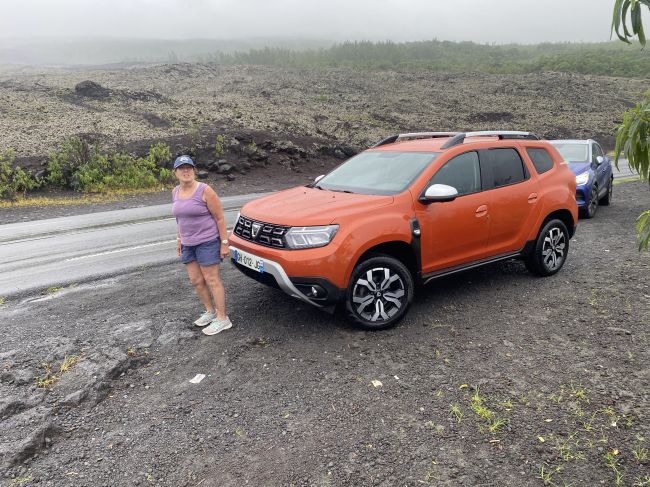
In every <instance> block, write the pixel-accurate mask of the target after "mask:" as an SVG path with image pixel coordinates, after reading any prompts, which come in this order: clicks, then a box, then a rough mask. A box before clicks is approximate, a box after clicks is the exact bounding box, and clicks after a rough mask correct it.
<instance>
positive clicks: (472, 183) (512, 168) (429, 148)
mask: <svg viewBox="0 0 650 487" xmlns="http://www.w3.org/2000/svg"><path fill="white" fill-rule="evenodd" d="M575 190H576V182H575V176H574V175H573V173H572V172H571V170H570V169H569V167H568V165H567V164H566V163H565V162H564V161H563V160H562V157H561V156H560V154H559V153H558V152H557V150H556V149H555V148H553V146H552V145H551V144H550V143H549V142H546V141H543V140H539V138H538V137H536V136H535V135H533V134H530V133H528V132H502V131H488V132H469V133H448V132H425V133H414V134H401V135H394V136H391V137H388V138H386V139H384V140H382V141H381V142H379V143H378V144H376V145H375V146H373V147H371V148H370V149H368V150H365V151H363V152H361V153H359V154H357V155H356V156H354V157H352V158H351V159H349V160H347V161H346V162H344V163H343V164H341V165H340V166H338V167H337V168H335V169H334V170H333V171H331V172H330V173H329V174H327V175H325V176H319V177H318V178H316V180H315V181H314V183H312V184H308V185H307V186H301V187H297V188H293V189H288V190H286V191H281V192H278V193H274V194H272V195H269V196H265V197H263V198H260V199H257V200H255V201H252V202H249V203H247V204H246V205H244V206H243V207H242V209H241V212H240V214H239V215H238V217H237V221H236V222H235V226H234V229H233V232H232V234H231V236H230V248H231V256H232V260H233V262H234V264H235V265H236V267H237V268H238V269H240V270H241V271H242V272H243V273H245V274H246V275H248V276H250V277H252V278H254V279H256V280H257V281H260V282H262V283H265V284H268V285H270V286H274V287H277V288H280V289H282V290H283V291H284V292H286V293H288V294H289V295H291V296H293V297H295V298H298V299H300V300H302V301H304V302H306V303H309V304H312V305H314V306H318V307H322V308H326V309H333V308H334V306H335V305H337V304H344V305H345V309H346V311H347V314H348V315H349V317H350V318H351V319H352V320H354V322H356V323H357V324H358V325H359V326H361V327H363V328H367V329H375V330H376V329H382V328H386V327H389V326H391V325H393V324H395V323H396V322H397V321H399V320H400V319H401V318H402V317H403V316H404V315H405V313H406V311H407V309H408V307H409V304H410V303H411V301H412V299H413V293H414V289H415V287H416V284H419V283H421V284H424V283H427V282H429V281H430V280H432V279H435V278H438V277H441V276H446V275H449V274H452V273H455V272H460V271H463V270H466V269H470V268H473V267H477V266H480V265H483V264H488V263H491V262H496V261H500V260H505V259H513V258H519V259H523V261H524V263H525V265H526V267H527V268H528V270H529V271H531V272H532V273H533V274H536V275H539V276H550V275H553V274H555V273H556V272H558V271H559V270H560V269H561V268H562V265H563V264H564V262H565V260H566V258H567V253H568V251H569V239H570V238H571V237H572V236H573V234H574V232H575V229H576V225H577V221H578V208H577V204H576V199H575Z"/></svg>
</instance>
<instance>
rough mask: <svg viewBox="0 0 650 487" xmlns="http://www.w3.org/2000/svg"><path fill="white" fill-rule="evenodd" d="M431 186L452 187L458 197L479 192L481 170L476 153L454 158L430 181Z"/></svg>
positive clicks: (467, 153) (466, 153)
mask: <svg viewBox="0 0 650 487" xmlns="http://www.w3.org/2000/svg"><path fill="white" fill-rule="evenodd" d="M431 184H446V185H448V186H453V187H454V188H456V190H457V191H458V194H459V195H463V194H469V193H476V192H477V191H480V190H481V169H480V166H479V163H478V154H477V153H476V152H465V153H464V154H461V155H459V156H456V157H454V158H453V159H451V160H450V161H449V162H447V163H446V164H445V165H444V166H442V167H441V168H440V169H438V172H437V173H436V174H435V175H434V176H433V178H432V179H431Z"/></svg>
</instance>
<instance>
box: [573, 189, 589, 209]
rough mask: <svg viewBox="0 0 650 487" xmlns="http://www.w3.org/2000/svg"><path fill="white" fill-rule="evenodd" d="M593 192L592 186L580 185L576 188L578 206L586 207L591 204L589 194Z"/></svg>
mask: <svg viewBox="0 0 650 487" xmlns="http://www.w3.org/2000/svg"><path fill="white" fill-rule="evenodd" d="M590 194H591V186H587V185H580V186H578V187H577V188H576V202H577V203H578V208H581V209H582V208H586V207H587V206H588V205H589V195H590Z"/></svg>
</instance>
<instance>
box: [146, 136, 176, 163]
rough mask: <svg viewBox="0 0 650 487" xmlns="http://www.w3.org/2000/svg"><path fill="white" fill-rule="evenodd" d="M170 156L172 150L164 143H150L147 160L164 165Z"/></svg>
mask: <svg viewBox="0 0 650 487" xmlns="http://www.w3.org/2000/svg"><path fill="white" fill-rule="evenodd" d="M171 158H172V151H171V150H170V149H169V146H168V145H166V144H163V143H160V142H159V143H158V144H155V145H152V146H151V148H150V149H149V160H151V161H152V162H153V163H154V165H155V166H157V167H164V166H165V165H166V164H167V163H168V162H169V161H170V160H171Z"/></svg>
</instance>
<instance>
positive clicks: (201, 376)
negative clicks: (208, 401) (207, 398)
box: [190, 374, 205, 384]
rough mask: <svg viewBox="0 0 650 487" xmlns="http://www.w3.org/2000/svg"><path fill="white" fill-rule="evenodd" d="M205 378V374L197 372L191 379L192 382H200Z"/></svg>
mask: <svg viewBox="0 0 650 487" xmlns="http://www.w3.org/2000/svg"><path fill="white" fill-rule="evenodd" d="M203 379H205V374H196V375H195V376H194V377H193V378H191V379H190V382H191V383H192V384H198V383H199V382H201V381H202V380H203Z"/></svg>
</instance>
